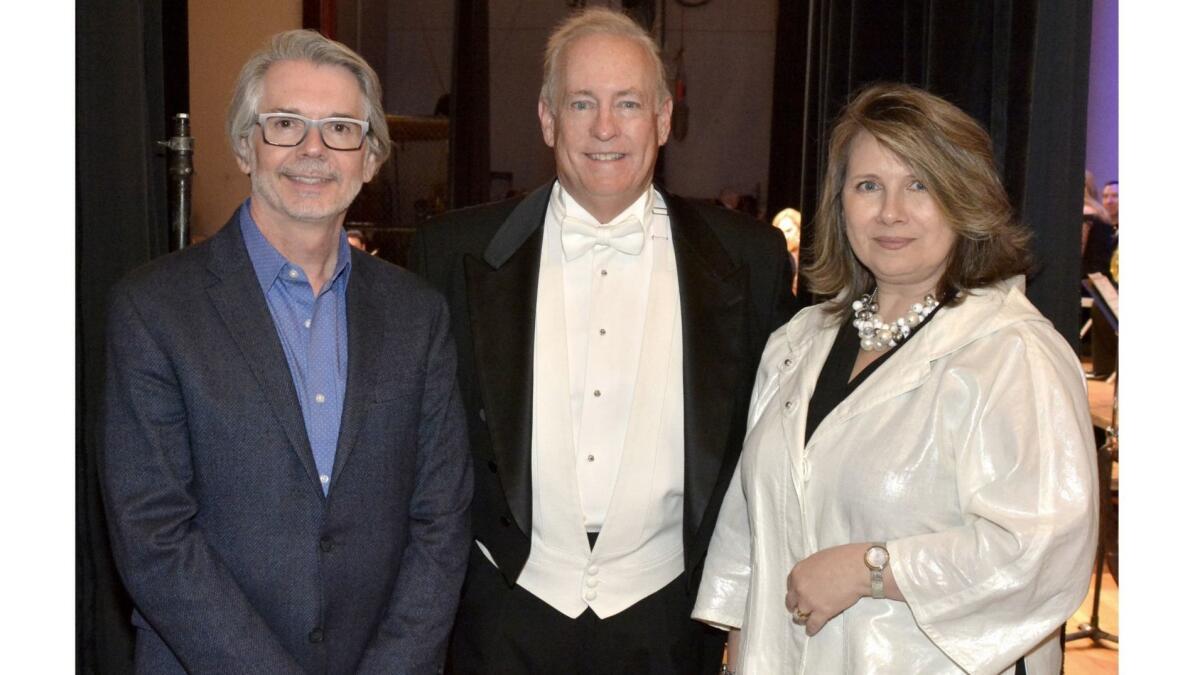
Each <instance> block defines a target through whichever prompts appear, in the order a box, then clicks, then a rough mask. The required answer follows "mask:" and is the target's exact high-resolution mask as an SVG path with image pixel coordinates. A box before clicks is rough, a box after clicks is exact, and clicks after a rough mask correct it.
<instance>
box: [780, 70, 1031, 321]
mask: <svg viewBox="0 0 1200 675" xmlns="http://www.w3.org/2000/svg"><path fill="white" fill-rule="evenodd" d="M864 131H865V132H866V133H869V134H871V135H872V136H874V137H875V139H876V140H877V141H878V142H879V144H880V145H882V146H883V147H884V148H886V149H888V150H890V151H891V152H892V153H894V154H895V155H896V156H897V157H899V158H900V159H901V160H903V161H904V162H906V163H907V164H908V165H909V166H910V167H911V168H912V171H913V173H914V174H915V175H916V177H917V179H918V180H920V181H921V182H923V183H924V184H925V186H926V187H927V188H928V189H929V192H930V194H931V195H932V196H933V198H934V200H935V201H936V202H937V205H938V207H939V208H940V209H941V211H942V214H943V215H944V216H945V217H946V220H947V222H948V224H949V226H950V228H951V229H952V230H954V232H955V234H956V235H957V237H956V239H957V241H956V243H955V246H954V248H953V249H951V251H950V260H949V262H948V264H947V266H946V271H945V273H943V275H942V278H941V280H939V282H938V288H937V293H938V294H939V295H941V296H944V295H945V293H946V292H947V291H949V290H952V289H953V290H959V291H966V290H970V289H973V288H981V287H983V286H987V285H989V284H992V283H995V282H997V281H1000V280H1002V279H1006V278H1008V277H1010V276H1013V275H1015V274H1023V273H1025V272H1026V271H1028V269H1029V267H1030V264H1031V256H1030V254H1029V238H1030V233H1029V230H1028V229H1027V228H1026V227H1025V226H1024V225H1022V224H1021V223H1019V222H1017V220H1016V219H1015V217H1014V216H1013V211H1012V207H1011V206H1010V205H1009V202H1008V194H1007V193H1006V192H1005V191H1004V185H1003V184H1002V183H1001V182H1000V176H999V175H998V174H997V173H996V168H995V163H994V161H993V159H992V142H991V139H990V138H989V137H988V135H987V132H986V131H984V130H983V128H982V127H981V126H979V124H978V123H977V122H976V121H975V120H974V119H972V118H971V116H970V115H967V114H966V113H965V112H963V111H962V110H960V109H958V108H957V107H955V106H954V105H953V104H951V103H949V102H948V101H946V100H944V99H942V98H939V97H937V96H934V95H933V94H930V93H929V92H927V91H923V90H921V89H917V88H916V87H911V86H908V85H904V84H894V83H883V84H876V85H873V86H870V87H868V88H866V89H864V90H862V91H861V92H859V94H858V95H857V96H855V97H854V99H853V100H852V101H850V103H849V104H848V105H847V106H846V108H845V109H844V110H843V111H842V114H841V116H840V117H839V118H838V120H837V122H836V123H835V124H834V127H833V132H832V134H831V135H830V140H829V157H828V162H827V164H826V167H827V168H826V171H825V179H824V181H823V183H822V187H821V198H820V201H819V203H818V205H817V212H816V216H815V217H814V218H813V229H814V242H813V262H812V264H811V265H809V266H808V267H807V268H806V269H805V276H804V278H805V279H806V280H807V282H808V284H809V288H810V289H811V290H812V292H813V294H814V295H818V296H827V297H832V296H837V295H838V293H840V292H841V291H843V290H847V289H848V290H849V293H848V294H846V295H843V296H841V297H839V298H837V299H835V301H834V304H833V307H832V308H831V310H830V311H832V312H834V313H837V314H839V315H842V316H844V315H846V314H847V313H848V312H849V311H850V303H851V302H853V301H854V300H855V299H857V298H858V297H860V296H862V295H863V294H865V293H867V292H869V291H870V290H871V289H872V288H873V287H874V285H875V279H874V277H873V276H872V275H871V272H870V270H868V269H867V268H866V267H864V266H863V265H862V263H860V262H859V261H858V259H857V258H856V257H855V255H854V251H853V250H852V249H851V248H850V240H849V238H848V237H847V234H846V218H845V212H844V211H843V209H842V189H843V187H844V184H845V181H846V165H847V163H848V160H849V153H850V145H851V141H852V140H853V139H854V137H855V136H856V135H858V133H859V132H864ZM960 300H961V296H960V297H959V298H958V299H957V300H953V301H951V302H950V303H949V304H956V303H957V301H960Z"/></svg>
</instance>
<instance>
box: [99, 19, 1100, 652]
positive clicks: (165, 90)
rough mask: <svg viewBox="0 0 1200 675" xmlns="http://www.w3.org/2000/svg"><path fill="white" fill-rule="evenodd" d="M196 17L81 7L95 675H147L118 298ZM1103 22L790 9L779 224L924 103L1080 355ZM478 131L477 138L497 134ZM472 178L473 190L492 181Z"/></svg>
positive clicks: (810, 203) (152, 197)
mask: <svg viewBox="0 0 1200 675" xmlns="http://www.w3.org/2000/svg"><path fill="white" fill-rule="evenodd" d="M309 1H311V0H309ZM459 2H460V5H468V6H469V5H470V4H471V2H472V0H459ZM186 5H187V3H186V0H151V1H150V2H141V1H138V0H108V1H107V2H103V3H95V2H80V3H77V4H76V122H77V126H76V167H75V179H76V188H75V189H76V246H77V250H76V420H75V421H76V580H75V581H76V653H77V666H78V670H79V671H80V672H85V673H92V672H95V673H105V674H107V673H125V672H131V670H132V668H131V654H132V639H131V629H130V628H129V621H128V618H129V603H128V599H127V598H126V596H125V594H124V592H123V591H122V589H121V585H120V581H119V579H118V578H117V576H116V574H115V572H114V570H113V566H112V556H111V551H110V550H109V545H108V539H107V535H106V533H105V524H104V518H103V511H102V509H101V508H100V499H99V494H98V490H97V487H96V486H97V482H96V457H95V443H94V440H95V415H96V411H97V408H98V405H99V394H100V384H101V382H102V378H103V348H104V345H103V327H104V298H105V296H106V294H107V292H108V289H109V288H110V287H111V286H112V284H113V283H114V282H115V281H116V280H117V279H118V278H119V277H120V276H122V275H123V274H124V273H125V272H127V271H128V270H130V269H132V268H133V267H135V266H137V265H138V264H140V263H142V262H145V261H147V260H149V259H151V258H153V257H156V256H158V255H161V254H163V253H165V252H166V251H167V245H168V244H167V242H168V234H167V216H166V213H167V211H166V197H165V195H166V188H165V186H166V182H165V161H164V160H163V158H162V157H160V156H159V155H158V154H157V148H156V146H155V142H156V141H158V140H160V139H162V138H165V136H166V119H167V117H168V116H169V115H170V114H173V113H175V112H184V111H186V109H187V86H186V82H187V61H186V54H187V22H186ZM1090 17H1091V3H1090V0H1057V1H1056V2H1035V1H1034V0H1009V1H1007V2H1005V1H1000V0H992V1H988V0H977V1H974V2H957V1H953V0H942V1H935V0H902V1H900V0H897V1H893V0H872V1H854V0H807V1H805V0H781V2H780V5H779V27H778V31H777V36H778V37H777V51H776V63H775V80H776V82H775V94H774V101H773V122H772V127H773V128H772V156H771V175H770V184H771V193H770V195H769V198H768V206H769V208H770V211H771V212H772V213H773V212H775V211H777V210H778V209H779V208H782V207H783V206H787V205H793V206H798V207H799V208H800V209H801V211H802V212H803V213H805V214H811V213H812V212H813V210H814V205H815V203H816V190H817V186H818V184H819V180H820V175H821V171H823V169H824V166H823V165H822V162H823V154H824V146H823V133H824V131H825V130H826V129H827V126H828V125H829V123H830V122H831V121H832V119H833V117H834V116H836V114H837V111H838V110H839V109H840V107H841V106H842V105H843V104H844V103H845V102H846V100H847V97H848V95H849V94H850V93H851V92H853V91H854V90H856V89H857V88H858V87H860V86H862V85H863V84H865V83H867V82H870V81H873V80H878V79H894V80H901V81H905V82H910V83H913V84H917V85H920V86H923V87H926V88H928V89H930V90H932V91H934V92H935V93H938V94H940V95H942V96H945V97H947V98H948V99H950V100H951V101H954V102H955V103H956V104H958V105H959V106H961V107H963V108H964V109H965V110H967V111H968V112H970V113H971V114H973V115H974V116H975V117H976V118H977V119H979V120H980V121H981V122H982V123H983V124H984V126H985V127H986V128H987V129H988V130H989V131H990V132H991V134H992V137H993V139H994V141H995V143H996V148H997V158H998V161H999V162H1000V167H1001V171H1002V174H1003V176H1004V178H1005V183H1006V185H1007V187H1008V189H1009V193H1010V195H1011V197H1012V198H1013V202H1014V204H1016V205H1017V208H1018V210H1019V211H1020V213H1021V214H1022V215H1023V217H1024V219H1025V220H1026V222H1028V223H1029V224H1030V225H1031V226H1032V227H1033V229H1034V231H1035V234H1036V236H1037V238H1036V243H1035V252H1036V254H1037V255H1038V258H1039V261H1040V262H1041V264H1042V268H1041V272H1040V274H1039V275H1038V276H1037V277H1036V278H1035V279H1034V280H1033V281H1032V283H1031V287H1030V296H1031V297H1032V298H1033V300H1034V302H1035V303H1036V304H1037V305H1038V306H1039V308H1040V309H1041V310H1042V311H1043V312H1044V313H1045V314H1046V315H1047V316H1048V317H1050V318H1051V320H1053V321H1054V322H1055V325H1056V326H1058V328H1059V330H1060V331H1062V332H1063V333H1064V335H1066V336H1067V337H1068V338H1074V337H1075V336H1076V335H1077V333H1076V330H1077V322H1078V300H1077V299H1076V298H1078V295H1079V293H1078V278H1079V255H1078V250H1079V213H1080V201H1081V195H1080V192H1081V190H1080V186H1081V184H1082V182H1083V180H1082V179H1083V159H1084V145H1085V138H1086V135H1085V131H1086V130H1085V125H1086V102H1087V75H1088V51H1089V43H1090V40H1089V35H1090ZM460 18H461V17H460ZM457 66H458V67H459V68H461V69H463V70H468V71H470V70H473V69H476V68H479V64H477V63H475V64H470V63H466V62H463V63H459V64H457ZM475 122H476V123H475V124H472V125H469V126H470V127H471V128H473V129H474V130H475V131H473V132H471V133H474V134H478V133H481V131H480V130H482V133H484V134H486V133H487V132H486V128H487V127H486V125H484V124H481V123H479V121H478V119H477V118H476V119H475ZM480 142H482V143H483V145H482V146H479V145H478V143H480ZM462 143H463V144H464V145H462V146H461V147H462V148H463V149H464V150H466V149H467V148H471V149H472V150H470V151H466V152H464V153H462V155H461V157H462V158H461V159H460V161H463V162H467V163H470V160H469V159H467V158H468V157H470V158H474V159H475V160H476V161H478V158H479V157H481V156H483V153H482V152H480V151H479V150H478V148H479V147H484V148H486V147H487V146H486V140H485V139H478V138H476V139H474V140H473V141H472V140H471V139H470V138H464V139H462ZM472 143H474V144H476V145H471V144H472ZM468 174H469V175H470V177H471V178H472V180H470V181H469V183H468V184H474V185H479V184H481V183H482V182H483V180H486V174H483V175H478V174H479V171H478V170H477V169H475V170H472V171H468ZM464 187H466V186H465V185H464ZM468 194H469V193H468Z"/></svg>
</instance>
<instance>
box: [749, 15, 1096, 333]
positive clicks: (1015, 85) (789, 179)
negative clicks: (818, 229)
mask: <svg viewBox="0 0 1200 675" xmlns="http://www.w3.org/2000/svg"><path fill="white" fill-rule="evenodd" d="M1091 7H1092V3H1091V0H1055V1H1054V2H1049V1H1046V2H1038V1H1037V0H973V1H971V2H961V1H959V0H896V1H888V0H792V1H788V0H783V1H781V2H780V4H779V23H778V26H777V29H776V51H775V91H774V101H773V109H772V123H771V126H772V129H771V165H770V194H769V195H768V202H767V205H768V213H777V212H778V211H779V210H780V209H782V208H784V207H786V206H793V207H796V208H799V209H800V212H801V213H803V214H804V215H805V217H806V218H808V217H810V216H811V214H813V213H814V212H815V211H816V203H817V198H818V192H819V190H820V181H821V177H822V176H823V174H824V170H825V153H826V150H827V148H826V140H827V139H826V134H827V132H828V130H829V127H830V126H832V123H833V121H834V119H835V118H836V117H837V114H838V112H839V111H840V110H841V108H842V106H843V105H845V103H846V102H847V101H848V100H849V97H850V96H851V95H852V94H853V93H854V92H855V91H857V90H858V89H859V88H861V87H862V86H863V85H865V84H867V83H869V82H873V81H876V80H895V81H900V82H907V83H909V84H913V85H916V86H920V87H923V88H925V89H928V90H929V91H932V92H934V93H936V94H938V95H940V96H943V97H945V98H946V99H948V100H950V101H951V102H953V103H955V104H956V105H958V106H959V107H961V108H962V109H963V110H966V111H967V112H968V113H970V114H971V115H973V116H974V117H975V118H976V119H977V120H978V121H979V122H980V123H981V124H982V125H983V127H984V128H985V129H987V130H988V131H989V132H990V134H991V136H992V140H993V143H994V144H995V149H996V159H997V163H998V165H999V168H1000V172H1001V175H1002V176H1003V177H1004V182H1005V186H1006V187H1007V188H1008V192H1009V197H1010V198H1011V199H1012V202H1013V204H1014V206H1015V207H1016V209H1017V212H1018V213H1019V214H1020V216H1021V217H1022V218H1023V219H1024V221H1025V222H1026V223H1028V224H1029V226H1030V227H1031V228H1032V229H1033V231H1034V235H1035V240H1034V253H1035V255H1036V257H1037V262H1038V265H1039V268H1038V270H1037V271H1036V272H1035V274H1034V275H1033V276H1032V278H1031V279H1030V285H1029V291H1028V293H1029V297H1030V299H1031V300H1033V302H1034V303H1035V304H1036V305H1037V306H1038V308H1039V309H1040V310H1041V311H1042V313H1043V314H1045V315H1046V316H1047V317H1048V318H1049V319H1050V320H1051V321H1053V322H1054V325H1055V326H1056V327H1057V328H1058V330H1059V332H1061V333H1062V334H1063V335H1064V336H1065V337H1066V338H1067V339H1068V340H1070V341H1071V342H1072V343H1073V344H1076V343H1078V339H1079V334H1078V330H1079V300H1078V298H1079V278H1080V273H1079V236H1080V227H1079V222H1080V220H1079V218H1080V216H1079V214H1080V211H1081V208H1082V199H1083V195H1082V193H1083V189H1082V186H1083V163H1084V155H1085V150H1086V142H1087V92H1088V86H1087V82H1088V58H1089V48H1090V45H1091ZM810 234H811V232H810V231H809V230H807V229H806V230H805V231H804V235H805V236H806V237H807V236H809V235H810ZM806 243H807V242H806ZM805 248H807V247H805Z"/></svg>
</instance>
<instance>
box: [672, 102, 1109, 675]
mask: <svg viewBox="0 0 1200 675" xmlns="http://www.w3.org/2000/svg"><path fill="white" fill-rule="evenodd" d="M828 167H829V172H828V174H827V175H826V177H825V182H824V186H823V194H822V198H821V203H820V206H819V208H818V211H817V214H816V218H815V219H814V221H815V228H816V242H815V260H814V263H813V265H812V267H811V268H810V269H809V270H807V272H806V274H805V278H806V279H807V280H808V282H809V283H810V284H811V286H812V290H813V291H814V293H816V294H817V295H823V296H826V297H832V300H830V301H828V302H825V303H823V304H821V305H818V306H814V307H810V308H807V309H805V310H804V311H802V312H800V313H799V314H797V315H796V316H795V317H794V318H793V319H792V320H791V322H789V323H788V324H787V325H786V326H784V327H782V328H780V329H779V330H778V331H777V332H776V333H775V334H774V335H773V336H772V337H771V339H770V340H769V341H768V343H767V347H766V351H765V353H764V354H763V359H762V363H761V365H760V367H759V371H758V380H757V382H756V384H755V391H754V399H753V402H752V403H751V408H750V423H749V431H748V433H747V437H746V444H745V449H744V451H743V453H742V458H741V461H740V463H739V466H738V470H737V473H736V474H735V475H734V478H733V482H732V483H731V485H730V488H729V491H728V493H727V495H726V497H725V501H724V503H723V506H722V510H721V515H720V517H719V520H718V523H717V529H716V533H715V534H714V537H713V540H712V544H711V546H710V548H709V553H708V559H707V563H706V565H705V569H704V578H703V581H702V583H701V587H700V592H699V595H698V597H697V602H696V606H695V610H694V612H693V616H694V617H695V618H697V619H700V620H702V621H706V622H709V623H711V624H714V625H717V626H721V627H724V628H727V629H731V634H730V658H731V662H730V668H729V670H730V671H731V672H732V671H736V672H737V673H738V674H739V675H758V674H770V675H778V674H781V673H802V672H807V673H822V674H824V673H881V672H897V673H957V672H962V671H967V672H972V673H974V672H980V673H999V672H1009V673H1011V672H1024V673H1030V674H1031V675H1032V674H1034V673H1058V672H1059V668H1060V665H1061V662H1062V650H1061V647H1060V644H1059V626H1060V625H1061V624H1062V623H1063V622H1064V621H1065V620H1066V619H1067V617H1069V616H1070V615H1071V613H1072V612H1073V611H1074V610H1075V609H1076V608H1077V607H1078V606H1079V604H1080V602H1081V601H1082V600H1083V597H1084V596H1085V594H1086V593H1087V587H1088V580H1089V574H1090V568H1091V565H1090V563H1091V561H1092V556H1093V555H1094V553H1095V547H1096V529H1097V512H1096V494H1095V493H1096V481H1097V479H1096V466H1095V445H1094V441H1093V436H1092V430H1091V422H1090V417H1089V414H1088V406H1087V394H1086V387H1085V384H1084V379H1083V373H1082V371H1081V369H1080V367H1079V363H1078V361H1077V360H1076V358H1075V355H1074V353H1073V352H1072V350H1071V349H1070V347H1069V346H1068V345H1067V343H1066V342H1065V341H1064V340H1063V339H1062V337H1061V336H1059V335H1058V333H1056V332H1055V330H1054V328H1053V326H1052V325H1051V324H1050V323H1049V322H1048V321H1047V320H1046V319H1045V318H1044V317H1042V315H1041V314H1039V313H1038V311H1037V310H1036V309H1035V308H1034V307H1033V305H1032V304H1030V303H1029V301H1028V300H1027V299H1026V298H1025V295H1024V277H1023V276H1021V275H1022V274H1023V273H1024V272H1025V271H1026V269H1027V268H1028V264H1029V256H1028V253H1027V243H1028V239H1029V234H1028V232H1027V230H1026V229H1025V228H1023V227H1022V226H1021V225H1020V224H1019V223H1017V222H1016V220H1015V219H1014V217H1013V215H1012V210H1011V207H1010V206H1009V204H1008V200H1007V196H1006V194H1005V191H1004V188H1003V186H1002V185H1001V182H1000V179H999V177H998V176H997V174H996V171H995V168H994V164H993V161H992V153H991V143H990V141H989V139H988V136H987V134H986V132H984V130H983V129H982V128H981V127H980V126H979V125H978V124H976V123H975V122H974V121H973V120H972V119H971V118H970V117H969V116H968V115H966V114H965V113H963V112H962V111H961V110H959V109H958V108H955V107H954V106H953V105H951V104H949V103H947V102H946V101H944V100H942V99H940V98H938V97H936V96H933V95H931V94H929V93H927V92H924V91H921V90H919V89H915V88H912V87H908V86H904V85H891V84H885V85H876V86H874V87H871V88H869V89H867V90H865V91H863V92H862V93H860V94H859V95H858V96H857V97H856V98H855V99H854V101H852V102H851V103H850V104H849V105H848V106H847V108H846V110H845V111H844V112H843V113H842V116H841V118H840V119H839V121H838V123H837V125H836V126H835V128H834V130H833V133H832V137H831V140H830V146H829V162H828Z"/></svg>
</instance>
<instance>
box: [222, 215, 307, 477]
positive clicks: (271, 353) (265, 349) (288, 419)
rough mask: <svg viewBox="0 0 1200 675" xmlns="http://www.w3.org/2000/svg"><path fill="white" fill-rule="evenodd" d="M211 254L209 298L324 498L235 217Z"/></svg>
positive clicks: (301, 418) (283, 359)
mask: <svg viewBox="0 0 1200 675" xmlns="http://www.w3.org/2000/svg"><path fill="white" fill-rule="evenodd" d="M210 250H211V258H210V260H209V264H208V268H209V270H210V271H211V272H212V273H213V274H214V276H215V279H214V282H213V283H212V284H211V285H210V286H209V287H208V295H209V298H210V299H211V300H212V303H213V305H214V307H216V310H217V313H218V314H219V315H220V316H221V319H222V320H223V321H224V322H225V327H226V328H227V329H228V330H229V333H230V335H232V336H233V340H234V342H235V343H236V344H237V346H238V348H239V349H240V350H241V353H242V358H243V359H245V361H246V365H247V366H248V369H249V370H250V372H251V373H253V375H254V378H255V379H256V380H257V381H258V385H259V386H260V387H262V390H263V394H264V395H265V396H266V399H267V402H268V404H269V405H270V408H271V411H272V412H273V413H274V415H275V418H276V420H278V422H279V424H280V426H282V427H283V430H284V432H285V433H286V434H287V437H288V440H289V441H290V442H291V445H292V450H293V451H294V452H295V453H296V458H297V459H299V460H300V464H301V465H303V466H304V470H305V471H306V472H307V473H308V477H309V482H310V483H311V485H312V486H313V489H314V490H316V493H317V494H318V495H319V496H321V497H322V499H323V498H324V495H323V494H322V492H321V483H320V481H319V479H318V478H317V466H316V463H315V462H314V461H313V456H312V448H311V446H309V444H308V432H307V430H306V429H305V427H304V416H303V414H302V413H301V412H300V403H299V401H298V399H297V396H296V387H295V384H294V383H293V382H292V376H291V371H290V370H289V369H288V364H287V358H286V357H285V356H284V354H283V347H282V346H281V345H280V344H279V334H278V332H277V331H276V330H275V324H274V322H273V321H272V319H271V310H270V309H269V308H268V307H267V300H266V298H265V297H263V292H262V288H261V287H260V286H259V285H258V280H257V279H256V278H255V276H254V268H253V266H252V265H251V263H250V256H249V255H248V254H247V253H246V247H245V245H244V244H243V243H242V229H241V227H240V225H239V224H238V220H237V216H236V215H235V216H234V217H233V219H232V220H230V221H229V223H228V224H226V226H225V227H224V228H223V229H222V230H221V231H220V232H218V233H217V234H216V235H214V236H213V245H212V248H211V249H210Z"/></svg>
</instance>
